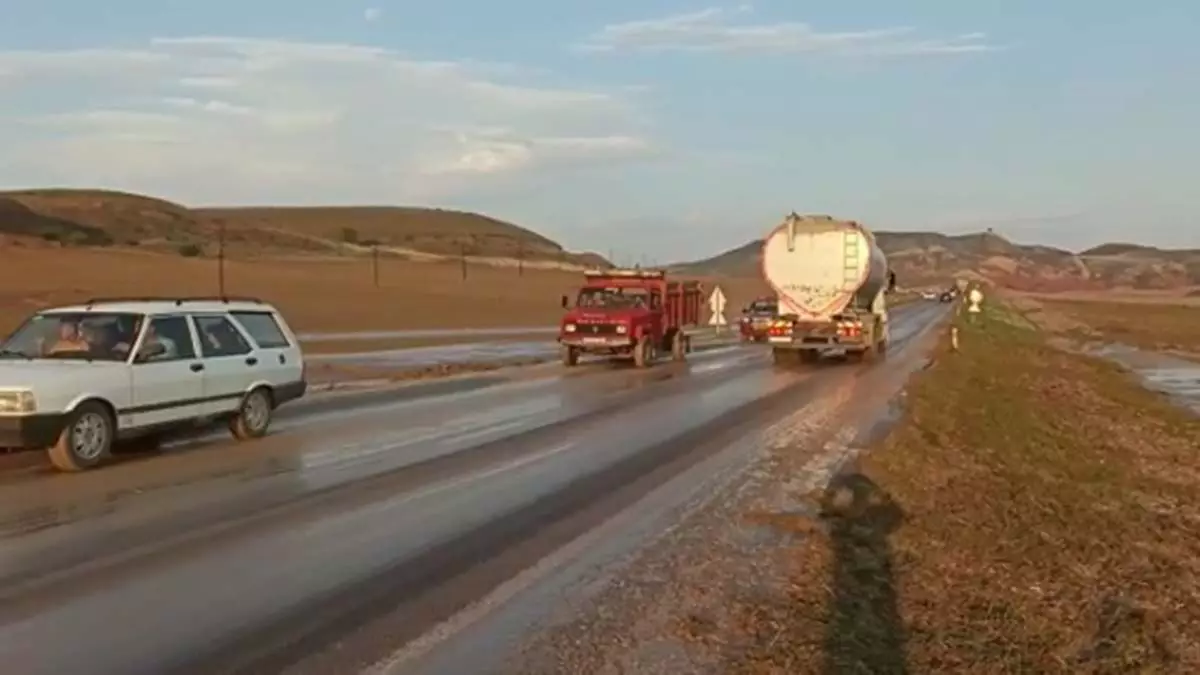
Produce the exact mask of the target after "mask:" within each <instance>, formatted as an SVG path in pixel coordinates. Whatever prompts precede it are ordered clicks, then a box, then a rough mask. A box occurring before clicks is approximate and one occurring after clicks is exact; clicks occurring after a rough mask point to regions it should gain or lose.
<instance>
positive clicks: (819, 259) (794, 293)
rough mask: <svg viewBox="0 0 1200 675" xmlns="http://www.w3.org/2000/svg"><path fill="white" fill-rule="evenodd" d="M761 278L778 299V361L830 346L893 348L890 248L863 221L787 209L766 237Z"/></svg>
mask: <svg viewBox="0 0 1200 675" xmlns="http://www.w3.org/2000/svg"><path fill="white" fill-rule="evenodd" d="M762 271H763V278H764V279H765V280H766V282H767V284H769V285H770V286H771V289H772V290H773V291H774V292H775V294H776V296H777V297H778V299H779V318H778V319H777V320H776V322H775V323H774V324H773V325H772V326H771V328H770V329H769V330H768V335H767V339H768V341H769V342H770V343H771V345H772V349H773V352H774V355H775V360H776V362H777V363H784V362H790V361H793V360H795V361H801V362H810V361H815V360H816V359H817V358H819V357H820V355H821V354H822V353H824V352H831V351H836V352H844V353H845V354H846V355H847V356H849V357H851V358H855V359H858V358H863V357H870V356H873V355H874V354H876V353H878V352H882V351H884V350H885V349H886V348H887V342H888V326H887V324H888V315H887V302H886V293H887V291H888V290H889V289H890V287H891V286H892V285H894V281H893V277H892V275H891V273H890V271H889V270H888V262H887V256H885V255H884V253H883V251H882V250H881V249H880V248H879V245H878V244H876V243H875V237H874V235H872V234H871V232H870V231H869V230H867V229H866V228H865V227H863V226H862V225H860V224H859V223H856V222H854V221H850V220H838V219H834V218H831V217H829V216H801V215H797V214H795V213H792V214H789V215H788V216H787V218H785V219H784V221H783V222H782V223H781V224H779V225H778V226H777V227H775V229H773V230H772V231H771V233H770V234H768V235H767V238H766V240H765V241H764V242H763V256H762Z"/></svg>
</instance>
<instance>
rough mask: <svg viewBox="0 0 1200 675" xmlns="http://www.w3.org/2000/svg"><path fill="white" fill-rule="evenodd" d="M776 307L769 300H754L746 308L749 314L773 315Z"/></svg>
mask: <svg viewBox="0 0 1200 675" xmlns="http://www.w3.org/2000/svg"><path fill="white" fill-rule="evenodd" d="M776 307H777V305H776V303H774V302H772V301H770V300H756V301H755V302H752V303H750V307H749V308H747V311H749V312H750V313H751V314H774V313H775V309H776Z"/></svg>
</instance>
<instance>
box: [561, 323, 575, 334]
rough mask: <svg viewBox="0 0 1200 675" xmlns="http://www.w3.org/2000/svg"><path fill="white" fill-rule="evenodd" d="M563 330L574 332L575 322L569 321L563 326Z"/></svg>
mask: <svg viewBox="0 0 1200 675" xmlns="http://www.w3.org/2000/svg"><path fill="white" fill-rule="evenodd" d="M563 332H564V333H574V332H575V324H573V323H569V324H567V325H565V326H563Z"/></svg>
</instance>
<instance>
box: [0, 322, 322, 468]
mask: <svg viewBox="0 0 1200 675" xmlns="http://www.w3.org/2000/svg"><path fill="white" fill-rule="evenodd" d="M306 389H307V383H306V380H305V367H304V357H303V355H302V354H301V351H300V344H299V342H298V341H297V340H296V337H295V335H294V334H293V333H292V331H291V329H290V328H289V327H288V325H287V323H286V322H285V321H284V319H283V317H282V316H281V315H280V314H279V312H278V310H276V309H275V308H274V307H272V306H271V305H268V304H266V303H264V302H262V301H260V300H256V299H252V298H247V299H235V298H109V299H97V300H91V301H89V302H87V303H85V304H82V305H76V306H71V307H58V308H54V309H47V310H43V311H41V312H38V313H36V314H34V315H33V316H31V317H29V318H28V319H27V320H26V321H25V322H24V323H23V324H22V325H21V326H20V327H19V328H18V329H17V330H16V331H15V332H14V333H13V334H12V335H10V336H9V337H8V338H7V339H6V340H5V341H4V343H3V346H0V448H8V449H37V450H46V452H47V454H48V455H49V458H50V461H51V463H52V464H53V465H54V466H55V467H56V468H58V469H60V470H62V471H82V470H85V469H91V468H93V467H96V466H98V465H100V464H101V463H102V462H104V461H105V460H106V459H107V458H108V457H109V456H110V454H111V453H112V451H113V447H114V444H115V443H117V442H123V441H127V440H130V439H135V438H141V439H144V440H145V439H149V440H155V441H157V440H160V439H161V438H163V437H164V436H165V435H166V434H169V433H171V432H175V431H179V430H182V429H185V428H195V427H202V426H206V425H208V424H211V423H213V422H217V421H224V422H226V423H227V424H228V426H229V430H230V431H231V432H232V434H233V435H234V437H235V438H237V439H239V440H245V439H252V438H259V437H261V436H263V435H265V434H266V433H267V428H268V427H269V426H270V423H271V416H272V412H273V411H274V409H275V408H277V407H279V406H280V405H283V404H285V403H288V402H289V401H293V400H296V399H298V398H300V397H302V396H304V394H305V391H306Z"/></svg>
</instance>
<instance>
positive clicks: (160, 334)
mask: <svg viewBox="0 0 1200 675" xmlns="http://www.w3.org/2000/svg"><path fill="white" fill-rule="evenodd" d="M194 358H196V346H195V344H193V342H192V328H191V326H189V325H188V320H187V318H186V317H182V316H160V317H156V318H153V319H151V320H150V324H149V325H148V326H147V327H146V332H145V334H144V335H143V336H142V344H141V346H140V347H139V348H138V353H137V357H136V358H135V359H134V362H135V363H160V362H163V361H179V360H183V359H194Z"/></svg>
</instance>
